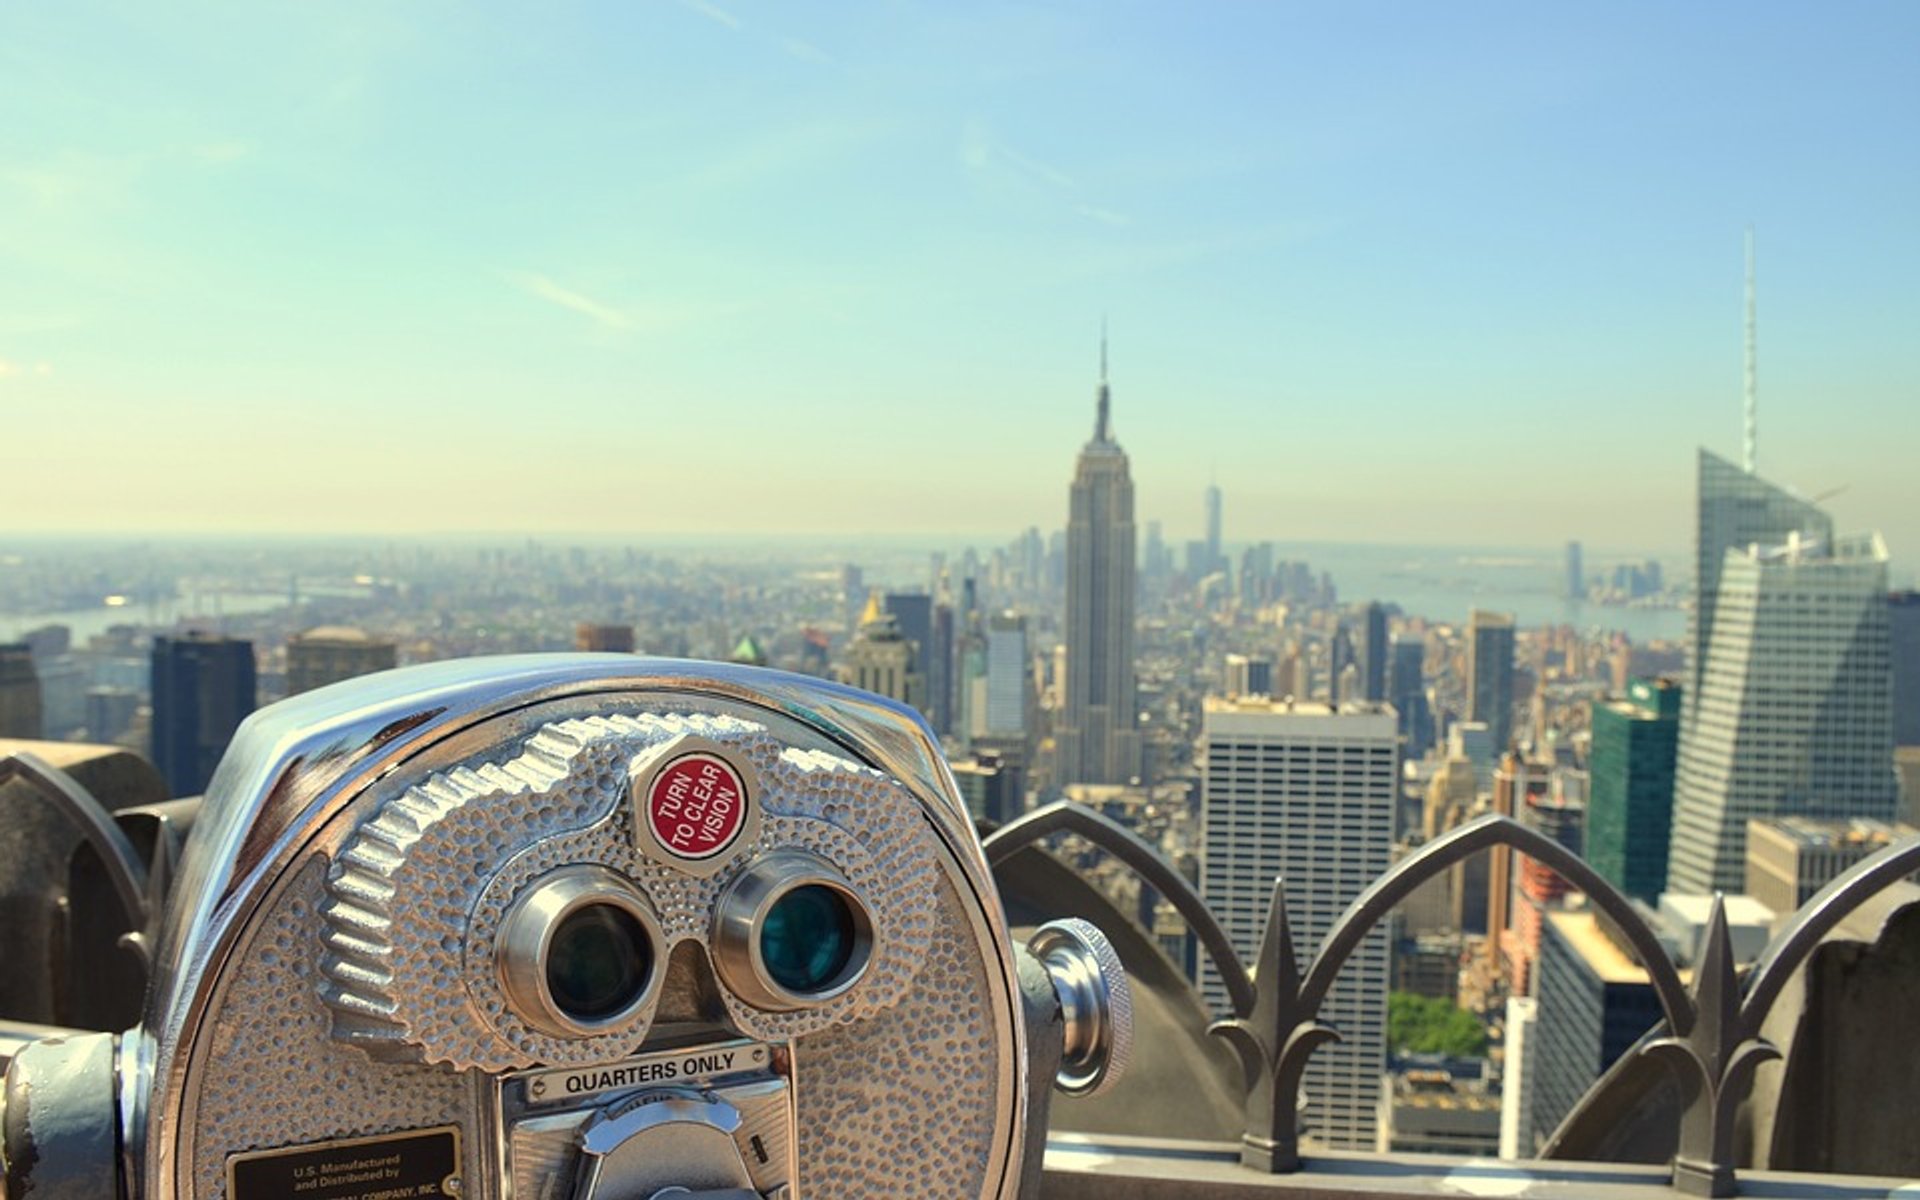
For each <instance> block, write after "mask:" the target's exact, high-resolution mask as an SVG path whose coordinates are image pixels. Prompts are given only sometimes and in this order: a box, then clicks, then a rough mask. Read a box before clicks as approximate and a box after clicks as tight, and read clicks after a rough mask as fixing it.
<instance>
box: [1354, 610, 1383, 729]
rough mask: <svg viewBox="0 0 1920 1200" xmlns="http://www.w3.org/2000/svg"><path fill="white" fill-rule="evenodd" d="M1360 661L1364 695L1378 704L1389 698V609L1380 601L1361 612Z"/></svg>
mask: <svg viewBox="0 0 1920 1200" xmlns="http://www.w3.org/2000/svg"><path fill="white" fill-rule="evenodd" d="M1360 620H1361V629H1360V662H1361V665H1362V668H1363V670H1364V675H1363V676H1362V680H1363V684H1362V686H1363V691H1362V695H1363V696H1364V697H1365V699H1367V700H1368V701H1369V702H1371V703H1375V704H1378V703H1379V702H1380V701H1382V700H1385V699H1386V698H1387V609H1386V606H1385V605H1383V604H1381V603H1380V602H1379V601H1377V600H1376V601H1373V602H1371V603H1369V604H1368V605H1367V607H1366V608H1365V610H1363V611H1362V613H1361V617H1360Z"/></svg>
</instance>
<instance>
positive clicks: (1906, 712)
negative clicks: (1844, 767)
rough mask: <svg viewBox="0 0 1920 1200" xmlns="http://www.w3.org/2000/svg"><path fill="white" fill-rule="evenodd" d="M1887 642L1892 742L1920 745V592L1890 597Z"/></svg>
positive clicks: (1909, 592)
mask: <svg viewBox="0 0 1920 1200" xmlns="http://www.w3.org/2000/svg"><path fill="white" fill-rule="evenodd" d="M1887 646H1888V651H1889V654H1890V656H1891V657H1892V659H1893V744H1894V745H1896V746H1920V592H1915V591H1904V592H1895V593H1893V594H1892V595H1891V596H1888V597H1887Z"/></svg>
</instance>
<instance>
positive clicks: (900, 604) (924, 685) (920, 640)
mask: <svg viewBox="0 0 1920 1200" xmlns="http://www.w3.org/2000/svg"><path fill="white" fill-rule="evenodd" d="M884 603H885V604H886V608H887V613H888V615H890V616H892V617H893V619H894V622H895V624H897V625H898V626H899V627H900V636H901V637H903V638H906V639H907V641H909V642H911V643H912V644H913V670H914V674H916V675H918V676H919V677H920V688H919V699H917V700H915V701H914V707H916V708H918V709H919V710H920V711H921V712H922V713H924V714H925V715H926V717H927V719H928V720H929V721H931V720H933V718H934V703H933V697H932V691H933V689H932V688H931V687H930V686H929V685H930V684H932V682H933V678H934V671H933V597H932V596H929V595H927V594H926V593H924V592H889V593H887V598H886V600H885V601H884Z"/></svg>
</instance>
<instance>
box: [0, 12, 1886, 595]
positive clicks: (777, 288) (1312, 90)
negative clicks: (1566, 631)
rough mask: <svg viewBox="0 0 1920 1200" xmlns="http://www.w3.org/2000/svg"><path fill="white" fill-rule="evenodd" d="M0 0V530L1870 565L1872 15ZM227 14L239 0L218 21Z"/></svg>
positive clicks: (1876, 214) (1874, 520) (1874, 499)
mask: <svg viewBox="0 0 1920 1200" xmlns="http://www.w3.org/2000/svg"><path fill="white" fill-rule="evenodd" d="M482 7H483V6H470V5H464V4H453V3H428V2H421V3H399V2H396V0H381V2H379V3H368V4H363V3H328V4H305V5H297V6H296V5H262V4H257V3H245V4H234V5H204V4H194V3H167V4H153V3H147V2H144V0H143V2H140V3H128V4H124V5H114V4H92V3H81V2H78V0H63V2H62V3H28V2H26V0H16V2H12V3H6V4H4V5H0V447H4V454H3V455H0V532H5V531H9V530H11V531H22V530H39V531H53V530H75V531H79V530H182V531H202V530H204V531H215V530H218V531H233V530H260V531H288V532H297V531H307V530H324V531H357V530H399V531H409V532H412V531H439V530H498V531H521V530H546V531H554V532H564V531H599V532H618V531H634V532H639V533H644V532H658V531H675V532H687V533H700V532H706V531H720V530H725V531H730V532H740V531H767V532H776V533H777V532H782V531H796V532H797V531H814V532H818V531H859V532H869V531H870V532H880V533H889V534H896V533H913V532H921V531H925V532H934V531H954V530H963V531H992V530H1004V531H1005V533H1006V534H1007V536H1009V537H1010V536H1011V535H1012V534H1013V533H1015V532H1017V531H1018V530H1019V529H1020V528H1022V527H1024V526H1026V525H1029V524H1037V525H1040V526H1041V527H1042V528H1053V527H1056V526H1058V525H1060V524H1061V523H1063V521H1064V514H1065V507H1066V497H1067V478H1068V475H1069V473H1070V471H1071V466H1072V460H1073V456H1074V454H1075V452H1076V451H1077V449H1078V447H1079V445H1080V443H1081V442H1082V441H1083V440H1084V439H1085V438H1086V436H1087V434H1088V432H1089V430H1090V428H1091V425H1092V419H1093V401H1092V397H1093V384H1094V378H1095V371H1096V364H1097V341H1098V330H1099V325H1100V320H1101V315H1102V314H1103V313H1104V314H1106V315H1107V317H1108V319H1109V320H1110V322H1111V326H1112V331H1113V332H1112V339H1113V349H1112V361H1113V388H1114V399H1115V425H1116V428H1117V431H1118V434H1119V437H1120V439H1121V441H1122V443H1123V444H1124V445H1125V446H1126V448H1127V449H1128V451H1129V452H1130V454H1131V455H1132V459H1133V470H1134V478H1135V480H1136V482H1137V484H1138V490H1139V506H1140V516H1141V518H1142V519H1143V520H1144V519H1147V518H1160V519H1162V520H1163V521H1164V522H1165V524H1166V528H1167V533H1168V536H1169V537H1170V538H1175V539H1178V538H1184V537H1188V536H1193V535H1195V534H1196V533H1197V531H1198V529H1199V527H1200V521H1201V490H1202V488H1203V487H1204V486H1205V485H1206V483H1207V480H1208V478H1209V477H1210V476H1211V477H1214V478H1217V479H1218V481H1219V483H1220V485H1221V487H1222V488H1223V489H1224V490H1225V492H1226V496H1227V508H1226V511H1227V520H1226V525H1227V536H1228V538H1229V539H1230V540H1239V539H1245V538H1258V537H1271V538H1283V539H1302V538H1315V539H1355V540H1368V541H1381V542H1420V541H1447V542H1473V543H1480V544H1506V543H1550V542H1557V541H1559V540H1562V539H1565V538H1568V537H1579V538H1582V539H1585V540H1586V541H1587V542H1588V543H1589V544H1590V545H1594V546H1600V547H1608V546H1616V547H1645V548H1647V549H1650V550H1651V549H1671V548H1678V547H1683V546H1685V545H1686V544H1687V543H1688V541H1689V539H1690V538H1691V531H1690V515H1689V506H1690V504H1691V496H1692V483H1693V475H1692V469H1693V468H1692V454H1693V448H1694V446H1695V445H1696V444H1699V443H1703V442H1704V443H1706V444H1708V445H1710V446H1712V447H1714V448H1716V449H1719V450H1721V451H1722V452H1724V453H1726V454H1728V455H1729V456H1737V454H1738V449H1739V412H1740V389H1741V366H1740V364H1741V287H1742V262H1741V255H1742V250H1741V240H1742V235H1743V231H1744V229H1745V228H1746V226H1747V224H1748V223H1749V222H1751V223H1752V224H1753V225H1754V226H1755V227H1756V229H1757V231H1758V240H1759V248H1760V395H1761V443H1760V456H1761V464H1762V469H1763V471H1764V472H1765V473H1767V474H1769V475H1770V476H1773V477H1775V478H1777V479H1779V480H1781V481H1783V482H1787V483H1790V484H1792V485H1795V486H1797V487H1799V488H1801V489H1802V490H1804V491H1805V492H1806V493H1808V494H1819V493H1822V492H1825V491H1827V490H1829V489H1833V488H1839V487H1842V486H1845V487H1847V488H1848V490H1847V491H1845V492H1844V493H1842V494H1841V495H1839V496H1838V497H1837V498H1836V499H1835V500H1834V502H1833V504H1832V508H1833V509H1834V511H1835V513H1836V515H1837V516H1838V518H1839V521H1840V524H1841V525H1842V526H1843V527H1846V528H1849V529H1852V528H1864V527H1880V528H1883V529H1884V530H1885V531H1886V532H1887V535H1888V538H1889V541H1890V543H1891V544H1892V547H1893V551H1894V554H1895V557H1896V561H1897V562H1907V563H1910V562H1911V559H1909V558H1908V557H1907V556H1908V555H1912V554H1920V482H1916V477H1915V471H1914V463H1915V459H1916V453H1915V452H1916V448H1920V432H1916V429H1917V428H1920V426H1917V425H1916V422H1915V420H1914V416H1913V414H1914V412H1915V407H1916V401H1917V400H1920V282H1917V281H1920V133H1917V132H1916V131H1917V130H1920V71H1917V70H1916V69H1915V65H1914V64H1915V63H1916V62H1917V61H1920V5H1915V4H1911V3H1889V4H1831V5H1818V6H1811V5H1803V4H1782V5H1768V4H1751V5H1739V6H1725V5H1703V6H1692V5H1673V4H1670V3H1659V4H1648V5H1629V4H1599V3H1595V4H1587V5H1579V6H1575V5H1561V4H1555V5H1540V4H1534V3H1527V4H1517V5H1511V6H1509V5H1491V4H1486V5H1480V4H1465V5H1440V4H1427V3H1411V2H1409V3H1406V4H1399V5H1385V6H1376V5H1359V4H1347V3H1342V4H1330V5H1325V6H1311V7H1309V6H1303V5H1291V4H1288V5H1282V4H1246V3H1235V4H1219V5H1199V4H1132V3H1105V2H1101V3H1095V2H1093V0H1087V2H1085V3H1058V4H1038V3H1035V4H1020V5H1006V4H996V3H980V4H975V3H968V4H932V3H929V4H924V5H922V4H913V3H904V2H884V0H883V2H859V0H856V2H849V3H834V4H821V5H800V4H792V3H780V4H774V3H766V2H757V3H745V2H741V0H712V2H707V0H685V2H683V3H674V2H671V0H657V2H646V0H623V2H617V3H616V2H609V3H599V4H560V3H555V4H546V5H515V6H509V5H491V6H484V8H485V11H484V12H482V11H479V10H480V9H481V8H482ZM269 10H277V11H269Z"/></svg>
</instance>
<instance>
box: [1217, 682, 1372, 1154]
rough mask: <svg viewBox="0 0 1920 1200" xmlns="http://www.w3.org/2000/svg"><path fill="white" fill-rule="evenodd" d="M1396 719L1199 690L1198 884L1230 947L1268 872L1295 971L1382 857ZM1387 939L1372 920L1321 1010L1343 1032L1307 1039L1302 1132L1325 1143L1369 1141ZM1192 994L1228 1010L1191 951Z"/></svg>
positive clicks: (1261, 897)
mask: <svg viewBox="0 0 1920 1200" xmlns="http://www.w3.org/2000/svg"><path fill="white" fill-rule="evenodd" d="M1397 735H1398V719H1397V718H1396V716H1395V714H1394V712H1393V709H1392V708H1391V707H1389V706H1387V705H1384V704H1367V703H1352V704H1347V705H1343V706H1341V707H1339V708H1337V709H1335V708H1331V707H1329V706H1327V705H1324V704H1311V703H1292V704H1289V703H1287V702H1286V701H1284V700H1282V701H1271V700H1268V699H1265V698H1259V699H1251V700H1249V699H1239V700H1231V699H1220V698H1213V697H1210V698H1208V700H1207V701H1206V711H1205V717H1204V723H1203V726H1202V734H1201V740H1202V743H1203V751H1204V754H1205V762H1206V774H1205V790H1204V805H1205V846H1206V852H1205V857H1204V859H1203V860H1202V864H1201V869H1200V890H1201V894H1202V895H1203V896H1204V898H1205V899H1206V903H1207V908H1208V909H1209V910H1210V911H1211V912H1212V913H1213V914H1214V915H1215V916H1216V917H1217V918H1218V919H1219V920H1220V922H1221V924H1222V925H1223V926H1224V927H1225V929H1226V932H1227V935H1228V936H1229V937H1230V938H1232V940H1233V944H1234V948H1235V949H1236V950H1237V951H1239V953H1240V954H1241V955H1242V956H1243V958H1244V960H1245V961H1246V962H1248V963H1249V964H1251V963H1253V962H1254V961H1255V960H1256V959H1257V957H1258V955H1259V951H1260V937H1261V934H1262V932H1263V930H1264V926H1265V924H1266V918H1267V907H1268V902H1269V899H1270V897H1271V895H1272V891H1273V882H1274V879H1275V878H1276V877H1279V878H1283V879H1284V880H1285V881H1286V883H1285V886H1286V895H1287V914H1288V919H1289V921H1290V922H1291V924H1292V928H1293V935H1294V951H1295V956H1296V958H1297V960H1298V961H1299V963H1300V969H1301V970H1302V971H1303V972H1304V971H1305V970H1307V969H1308V967H1309V965H1310V964H1311V962H1312V960H1313V956H1314V954H1315V952H1316V951H1317V949H1318V947H1319V945H1320V941H1321V939H1322V937H1324V936H1325V934H1326V933H1327V931H1328V930H1329V929H1331V928H1332V926H1333V924H1334V922H1335V921H1336V920H1337V919H1338V918H1339V916H1340V914H1341V913H1342V912H1343V911H1344V910H1345V909H1346V907H1347V905H1348V904H1349V903H1351V902H1352V900H1353V899H1354V897H1355V896H1357V895H1359V893H1360V892H1361V891H1362V890H1363V889H1364V888H1366V887H1367V886H1368V885H1369V884H1371V883H1372V882H1373V881H1374V880H1375V879H1377V878H1378V877H1379V876H1380V875H1382V874H1383V873H1385V871H1386V870H1387V868H1388V866H1389V864H1390V862H1391V858H1392V852H1393V818H1394V799H1395V795H1396V791H1397V783H1396V779H1397V777H1398V773H1399V762H1398V755H1399V746H1398V736H1397ZM1389 953H1390V948H1389V944H1388V938H1387V929H1386V926H1385V924H1384V923H1382V924H1381V925H1380V926H1378V927H1376V928H1375V929H1374V930H1373V931H1372V932H1371V933H1370V934H1369V935H1368V936H1367V938H1366V939H1365V941H1363V942H1362V943H1361V945H1360V948H1359V949H1358V950H1356V951H1355V952H1354V954H1353V956H1352V957H1351V958H1349V959H1348V960H1347V962H1346V965H1345V966H1344V967H1343V968H1342V969H1341V971H1340V974H1339V976H1338V977H1337V978H1336V980H1335V982H1334V985H1333V989H1332V991H1331V993H1330V994H1329V996H1328V998H1327V1002H1326V1004H1325V1005H1324V1006H1323V1008H1322V1009H1321V1012H1320V1017H1321V1019H1322V1020H1324V1021H1326V1022H1328V1023H1329V1024H1331V1025H1333V1026H1334V1027H1335V1028H1337V1029H1338V1030H1339V1031H1340V1034H1341V1037H1342V1039H1343V1040H1342V1041H1340V1042H1339V1043H1337V1044H1333V1045H1328V1046H1323V1047H1321V1048H1320V1049H1318V1050H1316V1051H1315V1052H1314V1054H1313V1057H1312V1059H1311V1060H1309V1063H1308V1066H1307V1071H1306V1078H1305V1080H1304V1087H1305V1089H1306V1094H1307V1107H1306V1109H1305V1111H1304V1113H1303V1123H1302V1132H1303V1133H1304V1134H1305V1135H1306V1137H1307V1138H1309V1139H1310V1140H1311V1141H1313V1142H1315V1143H1317V1144H1319V1145H1321V1146H1324V1147H1327V1148H1332V1149H1354V1150H1370V1149H1372V1148H1373V1147H1374V1145H1375V1140H1376V1132H1377V1126H1378V1122H1379V1109H1380V1095H1381V1091H1380V1089H1381V1076H1382V1074H1383V1073H1384V1071H1385V1068H1386V1053H1387V989H1388V973H1389V965H1390V964H1389ZM1200 987H1201V995H1202V997H1203V999H1204V1000H1205V1002H1206V1003H1207V1005H1208V1007H1209V1008H1210V1009H1211V1010H1212V1011H1214V1012H1215V1013H1222V1014H1224V1013H1226V1012H1227V1011H1228V1003H1227V994H1226V990H1225V989H1224V988H1223V987H1222V986H1221V984H1220V978H1219V976H1218V975H1217V974H1216V973H1215V972H1214V971H1213V969H1212V967H1211V965H1210V964H1207V963H1206V962H1205V961H1204V960H1203V962H1202V966H1201V974H1200Z"/></svg>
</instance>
